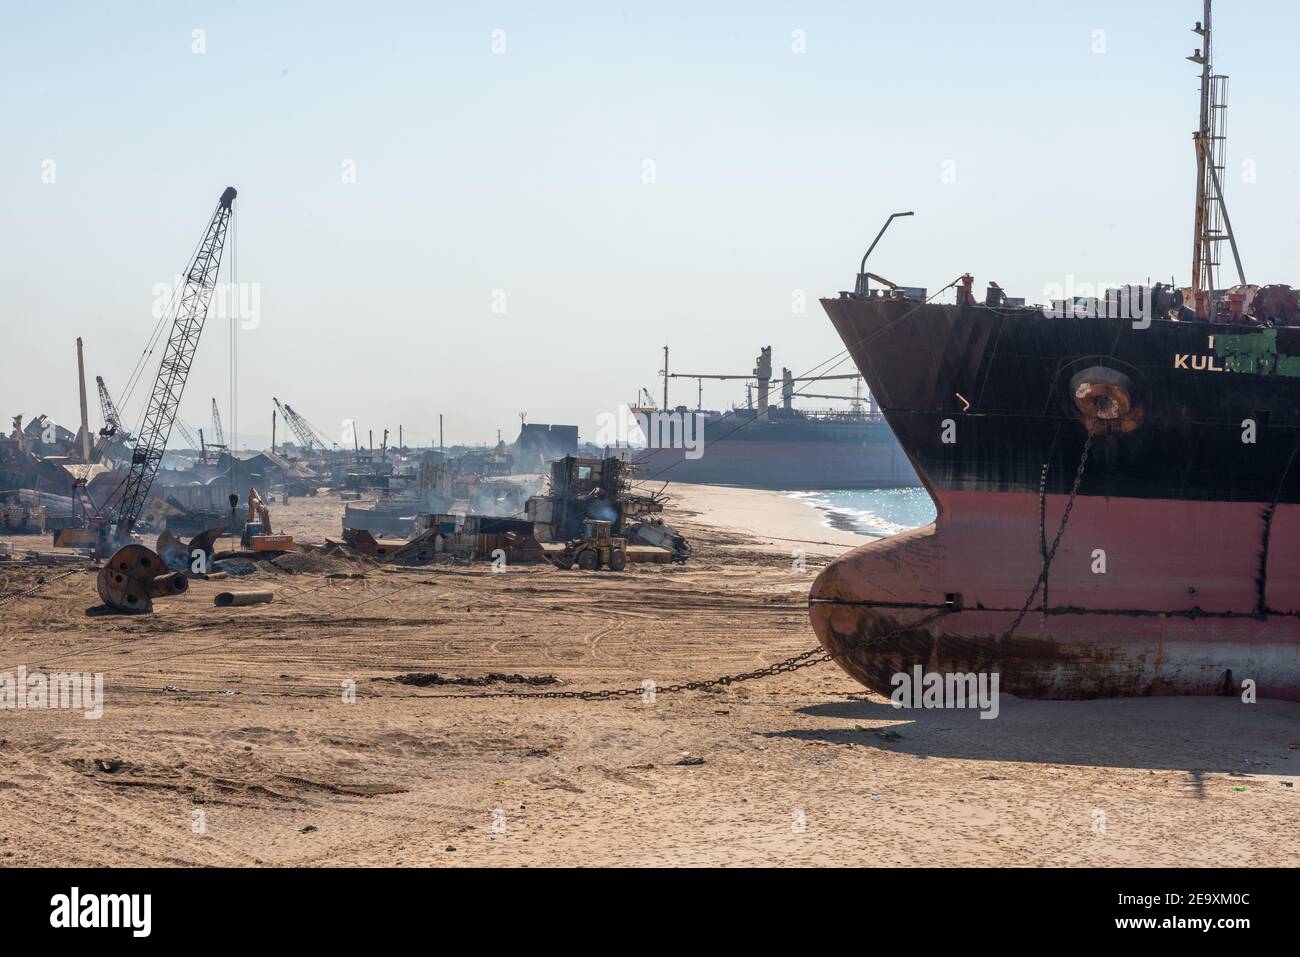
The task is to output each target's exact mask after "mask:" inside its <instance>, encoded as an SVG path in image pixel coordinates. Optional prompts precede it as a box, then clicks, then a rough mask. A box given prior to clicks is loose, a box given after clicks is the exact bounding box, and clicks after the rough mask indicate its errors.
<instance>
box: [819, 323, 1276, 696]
mask: <svg viewBox="0 0 1300 957" xmlns="http://www.w3.org/2000/svg"><path fill="white" fill-rule="evenodd" d="M825 304H826V307H827V311H828V312H829V313H830V314H831V317H832V319H833V320H834V321H835V324H836V327H837V329H838V330H839V332H840V334H841V336H842V337H843V338H844V340H845V343H846V345H848V346H849V347H850V350H851V351H852V352H853V354H854V358H855V360H856V361H857V362H858V366H859V368H860V369H861V371H862V372H863V374H864V376H865V377H866V379H867V382H868V384H869V385H870V387H871V389H872V392H873V393H874V394H875V395H876V396H877V397H878V399H879V400H880V402H881V404H882V406H883V408H884V411H885V415H886V418H887V419H888V420H889V422H890V424H891V425H892V426H893V427H894V429H895V431H896V432H897V434H898V436H899V439H900V442H901V443H902V445H903V448H904V449H905V451H906V452H907V453H908V455H909V457H910V458H911V459H912V461H913V463H914V464H915V465H916V467H917V471H918V473H919V474H920V476H921V479H922V482H923V483H924V484H925V485H926V487H927V488H928V490H929V491H930V493H931V495H932V496H933V498H934V499H935V502H936V506H937V509H938V517H937V518H936V520H935V522H934V524H933V525H930V526H927V527H925V528H923V529H916V530H914V531H911V532H908V533H905V534H903V535H899V536H894V537H893V538H890V539H885V540H883V541H880V542H876V543H873V544H870V545H866V546H863V547H861V548H859V549H856V550H854V551H852V552H850V553H848V554H847V555H845V556H843V557H842V558H840V559H838V560H837V561H835V562H833V563H832V564H831V565H830V566H828V567H827V568H826V569H825V570H824V571H823V572H822V574H821V575H820V576H819V577H818V579H817V581H816V582H815V584H814V586H813V589H812V592H811V595H810V599H811V602H810V614H811V619H812V624H813V627H814V629H815V631H816V632H817V635H818V637H819V639H820V640H821V642H822V644H823V646H824V647H825V648H826V649H827V650H828V651H830V652H832V653H834V654H836V655H837V659H836V660H837V661H838V662H839V663H840V664H841V666H842V667H843V668H844V669H845V670H846V671H847V672H848V673H849V674H851V675H852V676H853V677H854V678H856V679H857V680H858V681H860V682H862V683H863V684H865V685H866V686H867V687H869V688H871V689H872V690H874V691H877V692H881V693H883V694H889V693H890V692H891V690H892V687H893V684H892V679H893V676H894V675H895V674H899V673H910V672H911V670H912V668H913V667H915V666H916V665H921V666H922V667H923V668H924V669H925V670H926V671H928V672H940V673H944V672H970V671H975V670H985V671H995V672H997V673H998V674H999V675H1000V684H1001V690H1003V691H1006V692H1009V693H1012V694H1016V695H1020V696H1023V697H1045V698H1092V697H1104V696H1120V695H1125V696H1126V695H1156V694H1239V693H1241V692H1242V689H1243V688H1245V687H1250V686H1249V685H1247V684H1245V683H1246V682H1247V681H1249V682H1253V687H1254V688H1255V689H1256V693H1257V694H1258V695H1259V696H1261V697H1276V698H1287V699H1291V700H1300V504H1297V497H1298V494H1300V486H1298V485H1297V481H1296V474H1295V471H1294V470H1293V468H1292V464H1291V463H1292V462H1293V461H1294V459H1295V457H1296V456H1295V450H1296V447H1297V444H1300V441H1298V440H1300V432H1298V431H1297V429H1298V427H1300V414H1298V410H1297V406H1298V405H1300V378H1297V377H1294V376H1290V375H1287V374H1279V371H1278V370H1279V368H1280V369H1281V370H1284V371H1285V370H1287V369H1288V368H1290V367H1289V366H1288V364H1287V363H1286V359H1287V358H1288V357H1289V356H1290V355H1291V354H1293V353H1294V354H1300V330H1295V329H1279V330H1276V335H1275V336H1274V337H1269V339H1268V340H1267V341H1266V342H1263V341H1262V342H1260V343H1255V342H1254V341H1253V340H1241V339H1231V338H1229V339H1227V342H1228V343H1230V348H1228V349H1226V350H1223V348H1222V347H1223V345H1224V342H1225V339H1224V338H1223V337H1232V336H1240V335H1248V336H1254V335H1256V334H1258V332H1257V331H1256V330H1247V329H1243V328H1240V327H1237V328H1233V327H1218V326H1207V325H1203V324H1174V323H1167V322H1166V323H1153V324H1152V326H1151V328H1149V329H1134V328H1132V326H1131V325H1130V324H1127V323H1125V324H1122V325H1120V324H1116V323H1114V322H1112V321H1108V320H1086V319H1085V320H1057V319H1049V318H1047V317H1044V316H1042V315H1041V314H1037V315H1034V314H1032V313H1031V312H1029V311H1011V312H1008V311H994V310H980V309H975V308H958V307H923V309H922V310H921V311H919V312H918V313H917V316H918V317H919V318H921V319H922V321H921V322H919V323H912V322H911V319H910V318H903V316H904V314H905V312H906V311H907V309H909V308H915V306H916V304H915V303H874V302H864V301H854V300H831V301H826V303H825ZM922 312H923V313H925V315H921V313H922ZM1089 323H1091V325H1089ZM1215 335H1217V336H1218V337H1220V338H1219V340H1218V343H1219V346H1220V350H1219V351H1216V349H1215V346H1214V345H1212V344H1210V343H1209V337H1210V336H1215ZM1144 336H1145V337H1147V338H1143V337H1144ZM1202 342H1204V344H1205V345H1206V346H1208V350H1209V351H1208V352H1206V351H1205V349H1204V347H1203V348H1202V350H1201V352H1200V353H1199V354H1201V355H1204V356H1207V357H1213V360H1211V359H1210V358H1206V359H1205V360H1204V361H1203V362H1198V363H1197V366H1198V368H1195V369H1194V368H1192V366H1191V363H1190V361H1188V360H1185V359H1183V358H1181V357H1182V356H1185V355H1188V354H1189V349H1191V350H1192V351H1194V350H1195V349H1196V345H1197V344H1198V343H1202ZM1243 343H1244V346H1243ZM1257 345H1258V346H1260V348H1258V349H1257V350H1256V351H1258V352H1260V353H1265V354H1268V353H1269V351H1270V350H1271V355H1272V358H1271V360H1269V361H1268V362H1266V363H1264V364H1260V363H1258V362H1255V361H1251V362H1245V361H1243V360H1241V359H1240V356H1241V354H1242V352H1243V350H1245V351H1246V352H1249V351H1250V350H1252V349H1256V346H1257ZM868 350H869V351H868ZM1214 360H1217V361H1214ZM1279 360H1280V361H1279ZM1097 368H1102V369H1107V370H1121V371H1122V373H1123V379H1120V380H1115V381H1119V382H1121V384H1122V388H1123V392H1124V395H1123V397H1122V398H1123V399H1124V401H1122V402H1120V404H1119V406H1120V407H1119V408H1112V409H1110V410H1109V411H1110V413H1111V414H1112V415H1116V416H1117V417H1116V418H1111V419H1108V420H1106V421H1105V422H1104V423H1101V424H1099V423H1098V422H1097V421H1096V420H1095V419H1093V420H1090V419H1089V412H1090V410H1093V409H1094V408H1095V406H1093V405H1091V404H1089V403H1087V402H1085V403H1082V404H1076V403H1075V402H1074V401H1073V398H1074V394H1073V391H1072V390H1074V391H1078V390H1079V389H1080V387H1081V386H1082V385H1088V386H1090V387H1091V386H1094V385H1095V384H1096V383H1097V382H1109V381H1111V379H1109V378H1107V375H1108V374H1100V375H1099V374H1097V373H1096V372H1095V370H1096V369H1097ZM1081 371H1082V372H1086V373H1087V374H1086V375H1084V376H1083V379H1082V380H1081V379H1080V378H1079V374H1080V372H1081ZM1008 375H1010V376H1011V378H1010V379H1009V380H1008V378H1007V377H1008ZM1084 380H1087V381H1086V382H1085V381H1084ZM1094 391H1096V390H1094ZM1126 402H1127V403H1129V405H1127V406H1126V405H1125V403H1126ZM1126 416H1127V418H1126ZM1247 419H1253V420H1254V428H1255V432H1254V438H1255V442H1254V443H1250V442H1245V441H1243V436H1245V435H1247V434H1248V432H1247V429H1246V426H1245V425H1244V424H1243V423H1244V421H1245V420H1247ZM945 420H946V421H945ZM945 429H947V430H948V435H947V438H948V439H949V440H951V441H945V440H944V430H945ZM1090 429H1093V430H1094V434H1093V443H1092V445H1091V448H1090V454H1089V461H1088V465H1087V467H1086V469H1085V471H1084V476H1083V480H1082V482H1081V483H1080V492H1079V495H1078V497H1077V499H1076V500H1075V504H1074V507H1073V510H1072V512H1071V515H1070V518H1069V521H1068V523H1067V525H1066V527H1065V531H1064V533H1063V535H1062V538H1061V544H1060V547H1059V549H1058V551H1057V552H1056V554H1055V557H1054V559H1053V561H1052V563H1051V566H1050V573H1049V575H1048V578H1047V586H1046V589H1045V590H1044V592H1041V593H1040V594H1039V595H1038V596H1037V597H1036V598H1035V600H1034V602H1033V604H1032V606H1031V609H1030V611H1029V613H1028V614H1027V615H1026V616H1025V618H1024V620H1023V621H1022V623H1021V624H1020V626H1019V628H1018V629H1017V630H1016V632H1015V634H1014V635H1013V636H1012V637H1011V638H1010V640H1008V641H1006V642H1005V643H1004V644H1003V643H1000V642H999V636H1001V635H1002V634H1003V633H1004V632H1005V631H1006V630H1007V628H1008V627H1009V626H1010V625H1011V624H1012V622H1013V620H1014V619H1015V617H1016V615H1017V613H1018V612H1019V611H1020V608H1021V606H1022V605H1023V603H1024V601H1025V599H1026V597H1027V596H1028V595H1029V593H1030V590H1031V588H1032V587H1033V584H1034V582H1035V580H1036V579H1037V577H1038V575H1039V573H1040V570H1041V569H1042V567H1043V555H1044V552H1045V551H1046V550H1047V549H1050V547H1051V542H1052V540H1053V538H1054V537H1055V534H1056V530H1057V528H1058V526H1059V523H1060V521H1061V517H1062V515H1063V512H1064V510H1065V507H1066V504H1067V503H1068V501H1069V492H1070V489H1071V486H1072V483H1073V480H1074V477H1075V473H1076V469H1077V466H1078V462H1079V457H1080V455H1081V453H1082V450H1083V447H1084V442H1085V440H1086V438H1087V436H1088V434H1089V430H1090ZM1298 464H1300V463H1298ZM1044 467H1046V468H1044ZM945 608H946V609H948V610H947V611H946V612H945V613H942V614H939V615H938V617H935V618H933V620H930V621H928V623H927V624H924V625H921V626H919V627H915V628H912V627H909V622H918V621H921V620H922V619H923V618H927V617H929V616H933V615H935V614H936V612H937V611H938V610H939V609H945ZM896 632H897V634H896V635H895V633H896ZM882 636H892V637H888V639H887V640H882ZM873 639H874V640H873ZM863 645H866V646H867V647H865V648H861V646H863ZM858 649H860V650H858Z"/></svg>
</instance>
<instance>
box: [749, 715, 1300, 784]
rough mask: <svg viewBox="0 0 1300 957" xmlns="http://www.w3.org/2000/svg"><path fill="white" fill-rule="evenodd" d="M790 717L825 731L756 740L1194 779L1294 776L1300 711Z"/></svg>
mask: <svg viewBox="0 0 1300 957" xmlns="http://www.w3.org/2000/svg"><path fill="white" fill-rule="evenodd" d="M799 714H801V715H805V716H807V717H810V718H817V719H822V723H823V725H824V726H822V727H814V728H809V727H804V728H794V729H790V730H785V731H770V732H766V733H764V735H763V736H764V737H769V738H790V739H793V740H798V741H820V742H824V743H827V744H837V745H848V744H853V745H856V746H858V747H863V746H867V747H873V748H879V749H881V750H886V751H894V752H898V753H902V754H911V755H915V756H916V757H918V758H959V759H967V760H972V761H1015V762H1031V763H1037V764H1068V765H1085V766H1096V767H1109V768H1144V769H1152V770H1167V771H1186V772H1188V773H1190V774H1192V775H1193V776H1197V775H1199V774H1205V773H1214V772H1219V773H1240V774H1276V775H1282V776H1285V777H1292V776H1295V775H1297V774H1300V704H1297V703H1295V702H1290V701H1271V700H1261V701H1259V702H1258V703H1256V704H1243V703H1242V702H1241V700H1240V699H1239V698H1236V697H1232V698H1110V699H1104V700H1097V701H1027V700H1023V699H1020V698H1015V697H1012V696H1010V695H1002V696H1001V701H1000V707H999V710H998V715H997V717H996V718H993V719H981V718H980V716H979V712H978V711H974V710H969V709H966V710H916V709H895V708H894V707H893V706H892V704H890V703H889V702H888V701H883V700H865V699H862V700H847V701H838V702H829V703H826V704H819V705H813V706H811V707H807V708H801V709H800V710H799ZM1288 745H1291V746H1292V747H1288Z"/></svg>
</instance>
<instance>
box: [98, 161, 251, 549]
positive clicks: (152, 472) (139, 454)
mask: <svg viewBox="0 0 1300 957" xmlns="http://www.w3.org/2000/svg"><path fill="white" fill-rule="evenodd" d="M236 195H237V194H236V192H235V188H234V187H233V186H227V187H226V190H225V192H223V193H222V194H221V199H220V200H219V201H218V202H217V208H216V210H214V211H213V213H212V218H211V219H210V220H209V221H208V226H207V229H206V230H205V231H204V234H203V239H202V241H201V242H200V243H199V248H198V251H197V252H196V253H195V254H194V259H193V261H192V262H191V263H190V264H189V268H188V269H186V270H185V286H184V290H183V292H182V294H181V297H180V303H179V305H178V306H177V309H176V317H175V319H174V320H173V321H172V328H171V332H170V333H169V335H168V339H167V348H166V350H165V351H164V352H163V357H162V362H161V363H160V364H159V366H158V378H157V379H156V380H155V381H154V385H153V392H152V394H151V395H150V396H149V407H148V409H147V410H146V411H145V415H144V425H143V426H142V427H141V429H140V436H139V438H138V439H137V440H136V445H135V452H134V453H133V454H132V456H131V471H130V473H129V474H128V475H127V477H126V481H125V483H124V486H123V491H122V504H121V507H120V509H119V510H118V514H117V537H118V538H119V539H121V540H126V539H128V538H129V536H130V533H131V529H132V528H134V527H135V523H136V520H137V519H138V518H139V517H140V512H141V510H142V509H143V508H144V503H145V501H146V500H147V498H148V495H149V488H150V486H151V485H153V480H154V477H155V476H156V475H157V474H158V467H159V466H160V465H161V464H162V457H163V451H164V450H165V449H166V448H167V439H168V438H169V437H170V436H171V431H172V425H173V423H175V421H176V410H177V408H178V407H179V406H180V402H181V394H182V393H183V392H184V391H185V380H186V379H187V378H188V377H189V373H190V366H191V365H192V364H193V362H194V351H195V350H196V349H197V348H198V345H199V336H200V335H201V334H202V332H203V323H204V321H205V320H206V319H207V317H208V306H209V305H210V304H211V302H212V291H213V289H214V288H215V287H216V283H217V271H218V270H219V269H220V267H221V253H222V251H223V250H224V249H225V246H226V231H227V229H228V228H229V226H230V217H231V212H232V210H231V206H232V204H233V203H234V201H235V196H236Z"/></svg>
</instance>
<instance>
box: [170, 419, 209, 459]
mask: <svg viewBox="0 0 1300 957" xmlns="http://www.w3.org/2000/svg"><path fill="white" fill-rule="evenodd" d="M176 428H178V429H180V430H181V437H182V438H183V439H185V442H186V444H187V445H188V447H189V448H192V449H198V450H199V451H200V452H201V451H202V450H203V442H202V440H200V439H199V438H197V437H196V436H195V435H194V433H193V432H191V431H190V427H189V426H188V425H186V424H185V422H184V420H183V419H180V418H177V419H176Z"/></svg>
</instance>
